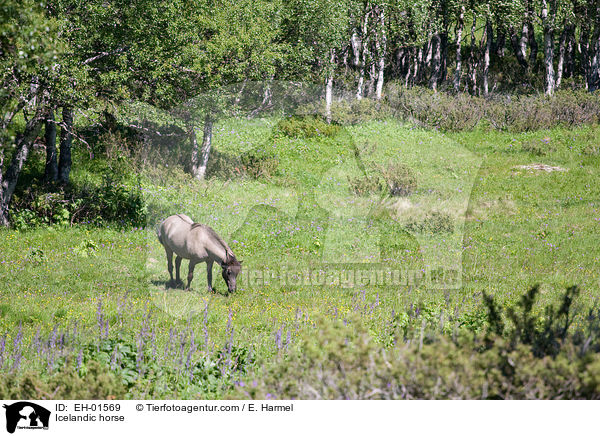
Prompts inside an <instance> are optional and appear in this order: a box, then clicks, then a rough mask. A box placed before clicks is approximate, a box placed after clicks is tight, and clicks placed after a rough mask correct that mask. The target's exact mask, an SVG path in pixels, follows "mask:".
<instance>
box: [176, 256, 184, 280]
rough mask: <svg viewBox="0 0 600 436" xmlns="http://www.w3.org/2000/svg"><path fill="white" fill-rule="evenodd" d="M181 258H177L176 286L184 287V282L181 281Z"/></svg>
mask: <svg viewBox="0 0 600 436" xmlns="http://www.w3.org/2000/svg"><path fill="white" fill-rule="evenodd" d="M181 259H182V258H181V256H175V286H181V285H183V280H181V275H180V271H181Z"/></svg>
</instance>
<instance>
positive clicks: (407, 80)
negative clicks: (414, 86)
mask: <svg viewBox="0 0 600 436" xmlns="http://www.w3.org/2000/svg"><path fill="white" fill-rule="evenodd" d="M407 51H408V61H407V63H408V68H407V69H406V76H405V77H404V87H406V88H408V86H409V83H410V78H411V77H412V66H413V60H414V58H415V57H416V56H415V54H414V48H410V49H407Z"/></svg>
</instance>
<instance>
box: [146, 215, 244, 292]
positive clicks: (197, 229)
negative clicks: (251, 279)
mask: <svg viewBox="0 0 600 436" xmlns="http://www.w3.org/2000/svg"><path fill="white" fill-rule="evenodd" d="M157 234H158V240H159V241H160V243H161V244H162V245H163V247H164V248H165V252H166V253H167V267H168V269H169V275H170V276H171V281H170V283H171V284H173V283H174V285H175V286H178V285H181V284H183V282H182V280H181V277H180V275H179V270H180V267H181V260H182V259H189V261H190V268H189V272H188V277H187V280H188V281H187V286H186V288H185V289H189V288H190V283H191V281H192V279H193V278H194V267H195V266H196V264H198V263H200V262H206V276H207V280H208V291H209V292H214V291H213V288H212V267H213V262H218V263H219V265H221V268H223V271H222V276H223V280H225V283H227V290H228V291H229V292H235V289H236V278H237V275H238V274H239V273H240V271H241V270H242V265H241V264H242V262H240V261H238V260H237V259H236V258H235V255H234V254H233V251H231V248H229V245H227V243H226V242H225V241H224V240H223V239H222V238H221V237H220V236H219V235H217V233H216V232H215V231H214V230H213V229H212V228H210V227H209V226H207V225H204V224H200V223H194V222H193V221H192V219H191V218H190V217H188V216H187V215H184V214H178V215H172V216H170V217H168V218H166V219H165V220H164V221H163V222H162V223H161V224H160V227H159V228H158V229H157ZM173 253H175V255H176V258H175V269H176V281H175V282H174V281H173Z"/></svg>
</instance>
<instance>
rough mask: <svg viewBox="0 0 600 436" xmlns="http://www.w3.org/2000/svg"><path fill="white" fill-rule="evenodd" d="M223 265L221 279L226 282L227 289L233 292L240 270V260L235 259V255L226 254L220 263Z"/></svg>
mask: <svg viewBox="0 0 600 436" xmlns="http://www.w3.org/2000/svg"><path fill="white" fill-rule="evenodd" d="M221 266H222V267H223V272H222V276H223V280H225V283H227V290H228V291H229V292H235V289H236V287H237V276H238V274H239V273H240V271H242V262H241V261H239V260H237V259H236V258H235V256H230V255H229V254H227V257H226V258H225V262H223V264H222V265H221Z"/></svg>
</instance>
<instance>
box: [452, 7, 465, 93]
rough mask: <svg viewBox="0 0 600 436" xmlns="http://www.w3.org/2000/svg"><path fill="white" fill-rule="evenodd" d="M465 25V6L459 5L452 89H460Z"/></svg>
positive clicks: (457, 90)
mask: <svg viewBox="0 0 600 436" xmlns="http://www.w3.org/2000/svg"><path fill="white" fill-rule="evenodd" d="M464 26H465V7H464V5H463V6H461V7H460V13H459V14H458V23H457V27H456V71H455V72H454V91H456V92H459V91H460V76H461V69H462V51H461V44H462V33H463V28H464Z"/></svg>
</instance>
